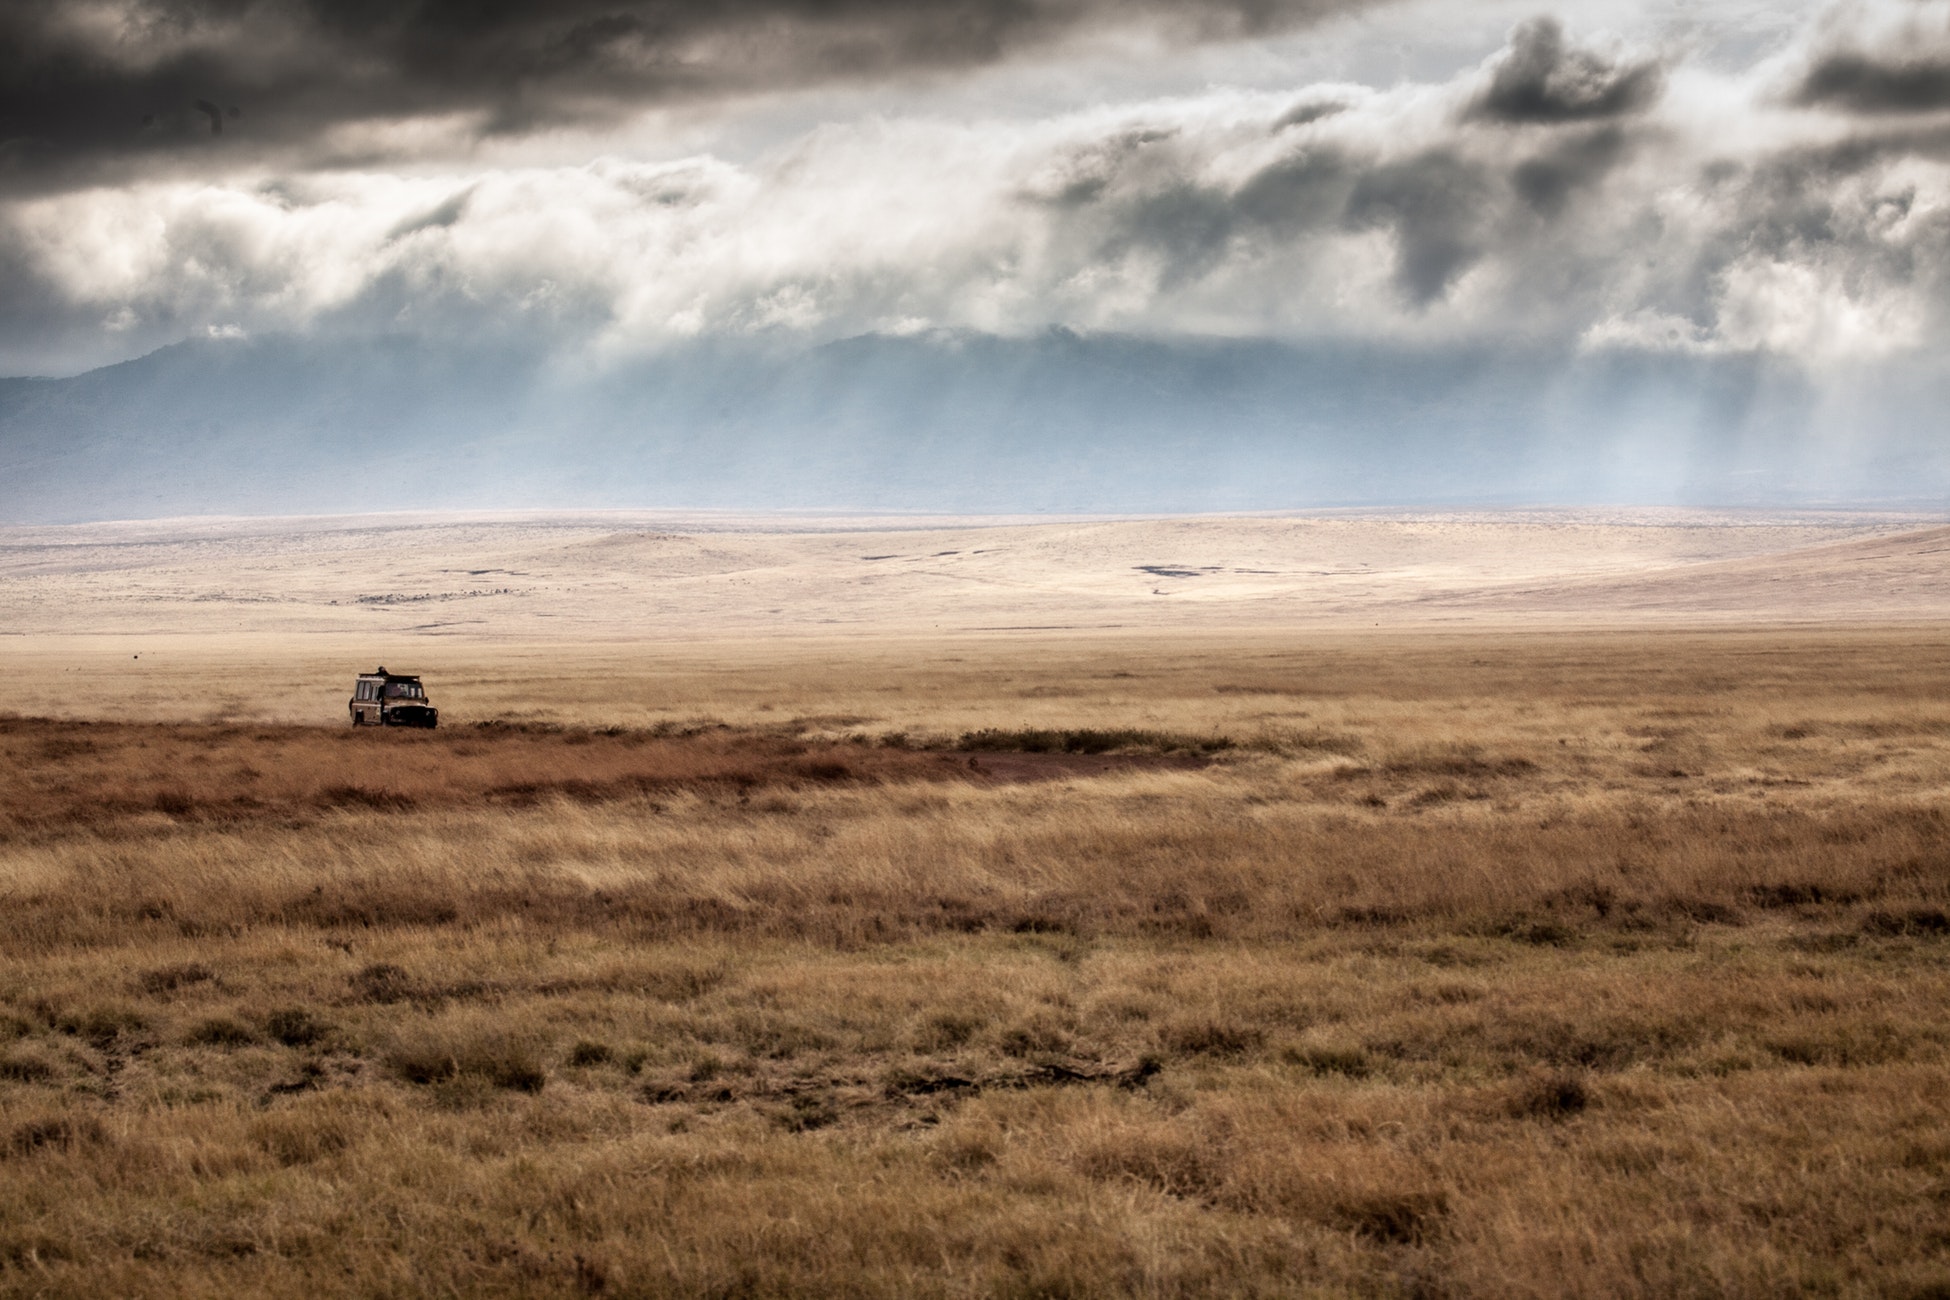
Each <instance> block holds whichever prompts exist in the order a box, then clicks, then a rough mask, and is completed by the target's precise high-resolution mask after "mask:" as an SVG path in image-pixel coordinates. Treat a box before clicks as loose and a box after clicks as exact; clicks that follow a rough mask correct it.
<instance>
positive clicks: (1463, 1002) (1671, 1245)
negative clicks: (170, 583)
mask: <svg viewBox="0 0 1950 1300" xmlns="http://www.w3.org/2000/svg"><path fill="white" fill-rule="evenodd" d="M924 649H925V653H915V647H912V646H910V647H906V657H905V659H903V657H902V649H901V648H900V647H886V648H875V649H872V650H870V651H868V652H865V653H863V654H860V655H858V656H854V657H852V658H842V657H838V656H835V655H833V654H831V653H830V652H829V653H826V654H824V655H822V654H821V653H820V652H818V650H817V648H807V647H799V648H789V649H779V650H776V651H773V652H768V653H766V654H761V653H759V652H747V653H746V654H745V655H744V656H742V657H731V656H717V655H702V654H700V655H699V656H698V657H697V658H696V659H693V660H689V661H684V660H682V659H681V657H677V656H673V657H670V658H667V659H666V660H665V662H663V663H662V664H661V665H644V664H640V663H639V664H637V665H635V666H634V667H632V666H630V665H629V664H628V663H627V662H626V661H624V660H623V658H622V656H621V652H605V651H591V652H587V653H586V654H585V655H584V657H583V658H582V659H580V660H579V661H569V662H564V661H561V660H559V659H558V660H555V661H552V662H553V667H552V671H553V672H554V673H555V676H553V677H550V676H549V675H548V673H547V672H540V671H538V672H537V673H535V674H534V675H533V676H525V675H524V673H523V672H522V671H521V669H520V668H519V667H518V666H509V665H506V664H504V665H502V666H501V667H500V668H497V667H496V661H495V658H494V655H493V654H492V653H491V652H489V651H485V650H482V651H477V652H474V653H475V655H476V657H475V658H473V659H471V660H467V659H466V658H465V656H463V655H459V654H456V655H455V656H454V657H455V659H456V661H457V663H456V666H455V667H454V668H453V669H452V670H451V672H452V674H453V675H452V676H451V677H450V678H446V679H442V678H440V677H437V676H436V677H434V678H432V679H431V681H430V684H431V685H432V686H433V687H434V692H435V695H436V697H437V699H438V701H439V702H440V703H441V705H442V708H443V717H444V718H446V719H448V720H450V721H451V722H453V723H456V724H458V725H455V726H453V727H452V728H451V729H446V728H443V730H442V731H441V732H438V733H435V734H434V735H432V736H424V735H412V734H393V733H382V734H377V735H374V734H359V735H353V734H352V733H350V732H341V731H338V730H325V729H308V728H302V727H296V728H294V727H289V726H284V725H275V724H273V723H272V722H269V721H263V720H260V721H250V722H244V721H236V722H233V723H229V724H222V725H218V724H212V723H203V722H199V723H195V724H166V725H164V724H158V725H148V726H143V725H135V724H131V723H127V722H113V723H111V722H105V721H98V722H97V723H96V724H95V725H91V726H88V727H65V728H62V727H50V726H49V725H47V724H46V723H43V722H38V721H33V720H29V719H15V720H13V721H11V722H9V723H7V724H5V726H4V728H0V753H4V755H5V757H4V759H0V762H4V763H5V764H6V767H5V769H4V770H5V771H6V772H7V782H6V785H5V787H4V789H0V892H3V893H4V903H5V906H4V910H3V911H0V1037H4V1038H5V1039H6V1040H7V1041H6V1042H5V1043H4V1044H0V1289H5V1290H8V1291H11V1292H19V1293H30V1294H49V1295H63V1294H82V1293H90V1294H94V1295H100V1294H117V1295H123V1294H127V1295H151V1294H153V1295H163V1294H182V1293H197V1294H209V1293H223V1294H231V1293H250V1294H289V1293H295V1292H299V1291H308V1292H318V1291H326V1292H332V1293H353V1294H399V1295H408V1294H421V1293H425V1292H427V1291H453V1292H461V1293H469V1294H473V1293H482V1294H511V1295H534V1294H544V1295H546V1294H570V1295H572V1294H592V1293H602V1294H607V1295H734V1294H741V1295H786V1294H799V1295H810V1294H820V1295H828V1294H836V1295H888V1296H894V1295H943V1296H976V1295H979V1296H988V1295H1025V1296H1026V1295H1128V1294H1137V1295H1158V1296H1164V1295H1194V1294H1197V1295H1205V1294H1236V1295H1295V1294H1298V1295H1307V1294H1317V1295H1419V1296H1457V1297H1463V1296H1508V1295H1513V1296H1538V1297H1544V1296H1561V1295H1588V1296H1620V1297H1623V1296H1673V1295H1679V1296H1746V1295H1753V1296H1760V1295H1770V1296H1771V1295H1780V1294H1784V1293H1810V1294H1829V1295H1860V1296H1869V1295H1876V1296H1883V1295H1899V1296H1901V1295H1907V1296H1916V1297H1922V1296H1928V1295H1941V1294H1945V1293H1947V1292H1950V1124H1946V1117H1950V1081H1947V1080H1950V1075H1946V1072H1945V1069H1944V1066H1945V1064H1946V1058H1947V1057H1950V1018H1946V1014H1945V1013H1946V1010H1950V961H1946V957H1950V817H1946V814H1945V812H1944V808H1943V796H1944V792H1945V788H1946V784H1950V782H1947V781H1946V778H1950V695H1946V690H1945V688H1946V686H1950V649H1946V648H1945V647H1944V646H1943V645H1942V644H1941V643H1940V642H1939V641H1938V640H1936V639H1933V638H1931V637H1929V636H1926V635H1923V634H1919V633H1915V632H1901V633H1897V632H1892V633H1880V634H1878V633H1857V634H1848V633H1836V632H1830V633H1822V634H1812V633H1800V634H1793V633H1769V634H1764V635H1763V634H1752V635H1731V634H1729V635H1717V636H1666V637H1607V638H1580V637H1572V636H1560V637H1555V638H1546V637H1527V638H1514V637H1512V638H1494V637H1479V638H1473V639H1472V638H1465V637H1454V638H1436V637H1433V636H1431V637H1423V638H1399V639H1396V638H1390V639H1376V640H1373V641H1368V642H1363V641H1360V640H1358V639H1346V640H1342V641H1338V642H1326V641H1316V642H1311V643H1308V644H1303V645H1297V646H1296V645H1283V644H1279V643H1275V642H1271V641H1250V640H1241V641H1234V642H1229V643H1222V642H1194V641H1178V642H1170V641H1166V642H1155V641H1154V642H1150V643H1137V642H1129V641H1127V642H1102V643H1094V644H1084V643H1068V644H1065V643H1041V644H1031V643H1025V642H1013V643H1001V642H998V643H992V644H990V645H989V646H988V647H987V652H986V653H982V654H972V653H971V650H973V649H975V648H974V647H970V646H966V645H945V644H944V645H936V646H933V647H928V648H924ZM612 653H613V654H616V655H617V656H618V658H617V659H613V660H606V659H605V656H606V655H609V654H612ZM953 661H959V662H953ZM206 666H207V663H206ZM659 666H660V667H661V668H662V669H663V671H662V673H661V675H660V674H659V673H658V672H655V671H652V669H653V668H656V667H659ZM82 667H84V668H85V667H87V665H86V664H83V665H82ZM97 667H98V668H99V670H100V671H101V673H102V674H103V677H102V680H104V681H105V680H107V677H106V674H107V671H108V670H107V667H106V665H105V663H104V664H103V665H98V666H97ZM253 671H255V672H258V673H261V674H262V675H263V679H264V680H271V679H277V680H284V681H290V682H297V681H303V680H305V679H306V678H307V677H308V675H310V674H312V673H313V672H314V671H315V670H314V669H313V668H312V667H310V666H308V665H306V664H304V663H299V662H295V661H282V662H270V663H266V664H263V665H260V666H259V667H258V668H256V669H251V668H250V667H249V666H248V665H243V666H238V667H235V668H234V669H233V670H232V673H231V676H230V677H229V678H228V679H227V680H229V681H231V682H233V683H241V684H242V687H248V684H249V682H250V681H251V680H252V679H251V676H250V674H251V673H252V672H253ZM316 671H318V672H319V673H320V674H321V675H322V672H323V670H322V669H318V670H316ZM429 671H431V670H429ZM77 675H79V674H77ZM194 676H195V674H193V673H191V672H189V671H188V669H185V670H184V676H183V679H184V680H192V679H193V678H194ZM156 680H157V679H155V678H151V679H148V685H146V686H145V687H144V688H143V689H145V690H154V689H155V683H156ZM240 689H242V688H241V687H240ZM327 689H334V690H335V694H336V695H338V696H342V694H343V686H342V685H337V684H335V686H334V687H331V688H327ZM243 694H244V697H245V698H246V699H264V698H268V697H267V695H265V694H263V693H253V692H251V691H250V690H248V689H243ZM83 697H85V698H87V699H90V700H92V701H93V702H94V707H95V708H96V709H97V710H98V711H99V712H100V713H103V714H106V713H111V712H114V711H115V709H116V699H115V696H114V694H113V691H112V690H110V689H108V688H106V687H101V688H98V689H93V690H90V691H88V692H84V693H81V694H80V695H78V696H77V697H75V698H83ZM166 700H167V694H166V692H163V693H158V694H157V695H155V696H154V697H153V702H154V704H155V707H156V711H157V712H161V706H162V705H163V704H164V703H166ZM183 701H184V703H183V707H182V708H181V710H180V713H181V714H182V715H188V716H190V717H202V716H204V710H203V708H202V707H201V699H200V697H196V696H193V695H187V694H186V695H185V696H184V697H183ZM130 712H140V710H130ZM232 712H233V714H234V715H245V714H248V713H249V709H242V710H234V711H232ZM497 717H499V718H502V719H514V720H516V721H519V722H523V723H525V724H528V725H527V726H526V728H525V729H524V728H523V727H511V726H501V727H494V726H487V727H476V726H474V725H472V724H474V723H476V722H485V721H489V720H491V719H494V718H497ZM612 728H621V730H619V731H616V732H615V733H614V734H606V733H609V732H610V730H611V729H612ZM983 728H992V729H997V730H999V731H1003V732H1009V733H1018V738H1019V739H1026V740H1027V742H1028V743H1031V744H1033V745H1036V746H1038V747H1040V748H1049V747H1050V742H1049V739H1048V738H1047V737H1042V738H1038V737H1036V736H1034V735H1030V736H1027V737H1022V736H1021V735H1020V733H1023V732H1024V731H1025V730H1027V731H1030V732H1034V731H1036V730H1038V729H1040V730H1043V731H1062V730H1065V729H1069V730H1075V729H1081V728H1093V729H1096V730H1098V731H1100V732H1102V731H1115V730H1123V731H1127V732H1133V733H1139V734H1131V735H1126V736H1123V737H1121V740H1122V741H1123V742H1124V744H1125V747H1126V748H1127V749H1131V750H1135V751H1141V752H1143V753H1146V754H1155V753H1158V752H1160V751H1166V750H1170V751H1175V752H1177V753H1178V754H1180V755H1186V756H1189V755H1191V754H1193V753H1201V754H1203V757H1200V758H1198V759H1197V760H1196V761H1194V760H1193V759H1192V758H1190V757H1183V758H1181V759H1180V760H1177V761H1175V762H1174V763H1172V764H1167V763H1163V762H1159V761H1157V760H1152V765H1151V766H1144V765H1143V764H1141V763H1134V764H1127V765H1126V766H1124V767H1122V768H1121V769H1113V770H1110V771H1108V772H1105V773H1103V774H1101V775H1083V774H1079V773H1078V772H1077V771H1074V770H1072V771H1065V770H1064V769H1063V768H1062V767H1061V765H1060V761H1059V760H1058V759H1057V758H1055V757H1054V756H1042V757H1040V758H1038V757H1032V758H1029V759H1020V760H1018V759H1009V758H1006V756H998V755H995V754H994V753H993V749H994V747H995V746H996V745H998V744H1002V743H1004V742H1003V740H1002V739H1001V738H999V737H996V736H990V737H989V738H987V739H986V740H982V741H973V742H965V741H964V740H963V737H964V736H965V734H966V733H969V732H977V731H980V730H982V729H983ZM659 730H661V731H662V732H663V733H664V734H657V733H658V732H659ZM1221 741H1223V742H1225V743H1224V745H1223V747H1221V745H1220V743H1219V742H1221ZM965 743H966V744H973V745H975V746H977V747H978V748H979V749H980V750H981V751H982V752H977V753H973V754H971V753H969V752H967V751H965V750H963V749H961V748H958V746H960V745H963V744H965ZM145 746H146V748H145ZM1058 747H1059V748H1060V745H1059V746H1058ZM971 756H972V757H974V758H976V759H977V761H978V763H980V762H996V763H1006V762H1024V763H1031V764H1033V763H1036V762H1041V763H1044V764H1045V768H1044V769H1043V770H1041V771H1037V772H1035V773H1034V774H1035V775H1040V776H1045V777H1050V778H1052V779H1046V780H1038V781H1017V780H1003V779H997V774H996V773H995V772H988V773H984V772H983V771H982V770H981V769H980V768H979V767H978V769H977V770H976V771H975V772H974V773H969V772H968V771H967V769H966V766H965V764H966V760H967V758H968V757H971ZM1064 761H1066V760H1064ZM243 767H248V768H250V769H251V770H253V771H254V772H256V773H257V775H255V776H252V777H248V778H246V777H242V776H240V775H239V769H240V768H243ZM842 769H843V770H842ZM517 788H519V789H520V793H519V796H518V797H513V796H510V795H509V794H508V793H507V792H508V791H509V790H512V789H517ZM348 789H356V790H363V791H367V792H369V793H370V794H371V795H372V797H362V798H357V799H354V798H350V797H339V796H337V795H334V794H333V792H334V791H343V790H348ZM242 790H248V791H250V792H251V793H248V794H239V793H237V792H238V791H242ZM382 795H391V796H396V797H395V798H391V799H388V798H385V797H380V796H382ZM159 796H161V798H160V801H159ZM240 798H241V799H244V800H248V801H249V802H239V799H240Z"/></svg>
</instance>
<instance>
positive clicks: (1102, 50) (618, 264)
mask: <svg viewBox="0 0 1950 1300" xmlns="http://www.w3.org/2000/svg"><path fill="white" fill-rule="evenodd" d="M1947 164H1950V3H1945V0H1843V2H1841V3H1832V2H1829V0H1820V2H1815V0H1806V2H1804V0H1772V2H1764V0H1640V2H1638V3H1627V2H1626V0H1562V2H1560V3H1549V0H1522V2H1520V3H1505V2H1504V0H1480V2H1475V3H1456V2H1455V0H1448V2H1444V3H1436V2H1431V0H1394V2H1386V0H1193V2H1190V3H1184V2H1180V3H1166V2H1163V0H1158V2H1151V0H1134V2H1131V3H1118V2H1115V0H947V2H944V3H929V2H922V3H908V2H903V0H830V2H822V0H728V2H727V3H717V4H687V3H679V2H674V0H650V2H635V3H632V2H631V0H547V2H545V3H542V2H537V0H403V2H402V0H384V2H382V0H9V2H8V3H7V5H6V6H4V8H0V374H8V375H53V376H60V375H72V374H77V373H79V372H82V371H85V370H88V369H90V368H92V367H96V366H101V365H105V364H109V363H113V362H118V361H122V360H126V359H128V358H132V357H137V356H141V355H143V354H145V353H148V352H150V351H152V350H154V349H156V348H158V347H162V346H164V345H167V344H171V343H176V342H180V341H182V340H187V339H206V338H211V339H225V338H256V337H265V336H273V335H275V336H279V337H298V338H313V337H316V338H332V337H370V336H373V335H375V334H389V333H400V334H407V335H411V336H413V337H415V338H418V339H423V340H432V341H434V342H436V343H437V342H438V341H440V340H451V341H455V342H457V343H458V342H465V343H467V344H468V345H469V346H475V345H479V344H481V343H482V342H483V341H497V342H506V343H508V344H511V345H518V346H520V347H523V348H526V349H529V350H531V351H536V352H539V353H542V354H545V355H547V356H549V357H551V358H553V364H555V365H556V366H557V367H558V368H560V369H563V370H565V371H575V372H582V373H588V374H591V375H599V374H601V373H602V372H604V371H606V370H610V369H614V368H616V367H619V366H629V365H632V364H636V363H639V362H641V361H643V360H644V359H646V358H654V357H656V356H657V355H659V354H662V353H666V352H668V351H669V350H670V349H673V348H678V347H683V346H691V345H696V344H697V343H698V342H699V341H701V340H703V341H710V340H732V341H738V342H741V343H749V344H753V345H766V346H800V345H816V344H819V343H822V342H830V341H833V340H841V339H847V338H852V337H856V336H860V335H880V336H887V337H912V336H923V335H929V334H930V333H933V332H940V331H950V332H953V331H967V332H973V333H979V334H983V335H997V336H1001V337H1004V338H1015V339H1027V338H1034V337H1036V336H1037V335H1039V334H1041V333H1043V332H1047V331H1049V330H1051V329H1062V330H1067V331H1074V332H1079V333H1082V334H1084V335H1086V336H1090V335H1117V336H1134V337H1137V338H1143V339H1173V338H1198V339H1223V340H1253V341H1266V342H1272V343H1278V344H1281V345H1290V346H1294V347H1300V348H1306V347H1317V346H1350V345H1364V346H1375V347H1386V348H1410V349H1413V348H1433V349H1451V350H1454V349H1478V350H1483V349H1487V350H1490V351H1496V350H1507V351H1511V352H1524V353H1526V354H1532V353H1538V352H1543V353H1554V354H1559V355H1562V356H1565V357H1570V358H1578V357H1584V358H1589V357H1608V356H1625V357H1653V358H1668V359H1674V358H1676V359H1689V358H1690V359H1697V358H1736V359H1748V360H1757V361H1760V362H1765V363H1766V364H1768V365H1770V366H1775V367H1780V368H1785V369H1787V370H1791V371H1792V372H1793V373H1795V374H1796V375H1799V376H1803V377H1805V378H1806V381H1807V382H1808V383H1809V384H1810V385H1812V386H1813V391H1818V392H1826V391H1831V390H1832V391H1842V390H1846V389H1850V388H1851V386H1853V387H1854V388H1855V389H1860V388H1861V387H1862V386H1863V385H1864V384H1865V383H1868V382H1870V381H1869V379H1867V378H1865V377H1874V376H1882V375H1895V376H1903V377H1906V378H1905V379H1904V382H1914V381H1915V380H1916V377H1917V376H1919V375H1920V376H1922V377H1923V378H1924V379H1925V380H1932V381H1933V380H1934V379H1935V378H1939V377H1941V375H1942V371H1941V362H1940V360H1939V358H1940V357H1941V356H1942V353H1943V345H1944V343H1945V341H1946V333H1950V330H1946V310H1945V309H1946V305H1950V295H1947V294H1946V266H1947V265H1950V261H1947V257H1946V255H1947V254H1950V165H1947ZM1877 382H1879V381H1877ZM1913 414H1917V415H1918V416H1919V418H1921V415H1922V413H1913ZM1924 423H1925V424H1926V425H1928V428H1927V429H1926V430H1925V433H1923V434H1915V435H1913V436H1920V437H1931V438H1933V437H1934V436H1935V434H1934V427H1935V426H1934V425H1933V424H1929V422H1928V421H1927V420H1926V421H1924Z"/></svg>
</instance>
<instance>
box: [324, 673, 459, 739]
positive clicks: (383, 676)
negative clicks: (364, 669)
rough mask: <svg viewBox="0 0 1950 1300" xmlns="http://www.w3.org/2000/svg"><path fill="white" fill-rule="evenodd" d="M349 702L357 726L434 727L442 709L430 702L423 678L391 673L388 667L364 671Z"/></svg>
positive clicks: (438, 720) (353, 689)
mask: <svg viewBox="0 0 1950 1300" xmlns="http://www.w3.org/2000/svg"><path fill="white" fill-rule="evenodd" d="M346 704H347V707H348V708H350V709H351V710H352V725H353V726H355V727H433V726H438V725H439V723H440V710H439V709H436V708H434V707H433V705H432V704H430V703H428V702H427V693H426V690H425V688H424V687H422V686H421V685H420V679H419V678H417V677H408V676H407V675H406V674H404V673H389V672H387V671H386V670H385V668H384V667H380V668H375V669H373V670H372V671H371V672H369V673H360V674H359V681H358V684H357V685H355V686H354V687H353V688H352V698H351V699H350V700H348V701H347V702H346Z"/></svg>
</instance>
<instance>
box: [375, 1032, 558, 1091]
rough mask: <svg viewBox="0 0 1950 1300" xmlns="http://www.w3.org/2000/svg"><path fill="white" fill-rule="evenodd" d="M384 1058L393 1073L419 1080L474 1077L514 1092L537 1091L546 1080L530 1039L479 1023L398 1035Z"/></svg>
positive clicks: (437, 1081)
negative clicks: (416, 1033)
mask: <svg viewBox="0 0 1950 1300" xmlns="http://www.w3.org/2000/svg"><path fill="white" fill-rule="evenodd" d="M384 1060H385V1064H386V1068H387V1069H389V1070H391V1071H392V1073H393V1074H394V1075H395V1076H396V1077H398V1078H400V1079H403V1080H405V1081H406V1082H408V1083H416V1084H420V1085H423V1086H425V1085H431V1084H440V1083H454V1082H460V1081H463V1080H476V1081H479V1082H483V1083H487V1084H491V1085H493V1086H494V1087H496V1088H506V1089H508V1090H510V1091H513V1092H540V1091H541V1090H542V1088H543V1087H544V1086H545V1085H546V1084H547V1082H548V1070H547V1069H546V1067H544V1066H543V1064H542V1058H541V1053H540V1052H539V1051H538V1050H537V1049H536V1046H535V1045H534V1044H533V1043H531V1042H529V1041H527V1040H525V1039H522V1038H519V1037H516V1036H515V1035H512V1034H509V1033H506V1032H503V1031H500V1030H496V1029H493V1028H491V1027H488V1026H482V1025H461V1026H442V1027H436V1028H430V1029H429V1030H427V1031H425V1032H424V1033H422V1034H420V1035H418V1036H415V1037H407V1038H401V1039H396V1040H395V1041H394V1043H393V1045H392V1046H391V1047H390V1048H389V1049H388V1050H387V1051H386V1053H385V1055H384Z"/></svg>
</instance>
